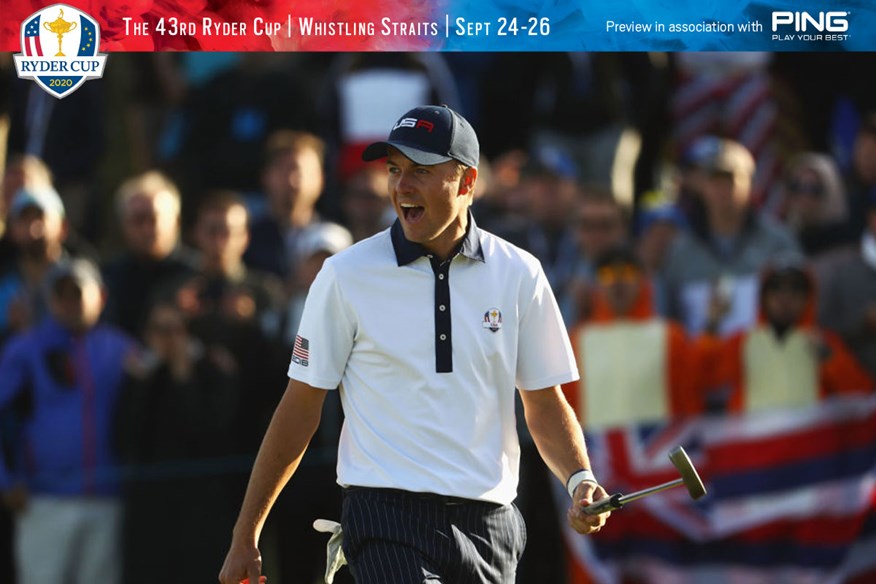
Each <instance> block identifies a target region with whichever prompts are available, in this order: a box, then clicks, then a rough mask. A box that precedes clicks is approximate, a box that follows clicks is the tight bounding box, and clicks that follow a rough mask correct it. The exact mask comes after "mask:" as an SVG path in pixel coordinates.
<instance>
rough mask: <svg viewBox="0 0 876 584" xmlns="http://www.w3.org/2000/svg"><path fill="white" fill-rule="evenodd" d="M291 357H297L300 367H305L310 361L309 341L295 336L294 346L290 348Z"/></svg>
mask: <svg viewBox="0 0 876 584" xmlns="http://www.w3.org/2000/svg"><path fill="white" fill-rule="evenodd" d="M292 356H294V357H298V358H299V359H301V361H302V363H301V364H302V365H307V361H308V360H309V359H310V341H308V340H307V339H305V338H304V337H302V336H301V335H295V345H294V346H293V347H292Z"/></svg>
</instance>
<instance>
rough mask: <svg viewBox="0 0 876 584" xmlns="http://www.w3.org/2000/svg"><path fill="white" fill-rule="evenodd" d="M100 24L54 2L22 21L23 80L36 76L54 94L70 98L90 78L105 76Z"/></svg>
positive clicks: (19, 62) (19, 59)
mask: <svg viewBox="0 0 876 584" xmlns="http://www.w3.org/2000/svg"><path fill="white" fill-rule="evenodd" d="M99 46H100V25H98V24H97V21H96V20H94V19H93V18H91V17H90V16H88V15H87V14H85V13H84V12H82V11H81V10H77V9H76V8H73V7H72V6H67V5H66V4H53V5H52V6H49V7H48V8H43V9H42V10H40V11H38V12H34V13H33V14H31V15H30V16H29V17H28V18H26V19H25V21H24V22H23V23H22V24H21V54H19V55H14V57H13V58H14V59H15V69H16V71H17V72H18V76H19V77H21V78H22V79H33V80H34V81H36V82H37V84H38V85H39V86H40V87H42V88H43V89H44V90H45V91H46V92H48V93H49V94H50V95H53V96H55V97H57V98H59V99H60V98H62V97H67V96H68V95H70V94H71V93H73V92H74V91H76V90H77V89H79V87H80V86H81V85H82V84H83V83H85V82H86V81H87V80H89V79H99V78H100V77H102V76H103V68H104V66H105V65H106V55H98V54H97V48H98V47H99Z"/></svg>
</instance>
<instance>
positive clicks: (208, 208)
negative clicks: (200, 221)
mask: <svg viewBox="0 0 876 584" xmlns="http://www.w3.org/2000/svg"><path fill="white" fill-rule="evenodd" d="M233 207H241V208H242V209H243V210H244V211H245V212H246V217H247V220H248V219H249V209H247V207H246V202H245V201H244V200H243V198H241V196H240V195H238V194H237V193H236V192H234V191H227V190H219V191H210V192H209V193H208V194H207V196H206V197H204V200H203V201H201V203H200V204H199V205H198V214H197V217H198V218H201V217H203V216H204V215H206V214H207V213H209V212H212V211H219V212H227V211H228V210H229V209H231V208H233Z"/></svg>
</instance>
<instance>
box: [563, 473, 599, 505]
mask: <svg viewBox="0 0 876 584" xmlns="http://www.w3.org/2000/svg"><path fill="white" fill-rule="evenodd" d="M585 481H586V482H591V483H597V484H598V481H597V480H596V477H595V476H593V471H592V470H590V469H589V468H582V469H581V470H579V471H577V472H574V473H572V476H570V477H569V480H568V481H566V490H567V491H569V496H570V497H572V498H574V497H575V489H577V488H578V485H580V484H581V483H583V482H585Z"/></svg>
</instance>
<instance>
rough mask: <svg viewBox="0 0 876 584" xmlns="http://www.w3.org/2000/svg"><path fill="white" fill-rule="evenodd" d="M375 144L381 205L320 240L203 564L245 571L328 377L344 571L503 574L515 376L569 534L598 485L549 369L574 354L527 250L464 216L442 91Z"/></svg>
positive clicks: (456, 151)
mask: <svg viewBox="0 0 876 584" xmlns="http://www.w3.org/2000/svg"><path fill="white" fill-rule="evenodd" d="M363 158H364V159H365V160H369V161H370V160H377V159H381V158H385V159H386V166H387V169H388V171H389V177H388V180H389V192H390V196H391V198H392V203H393V206H394V207H395V211H396V214H397V215H398V220H397V221H396V222H395V223H394V224H393V225H392V227H391V228H389V229H387V230H386V231H383V232H381V233H379V234H377V235H375V236H374V237H371V238H369V239H366V240H364V241H362V242H360V243H358V244H356V245H354V246H352V247H350V248H348V249H347V250H345V251H342V252H340V253H338V254H336V255H334V256H332V257H331V258H329V259H328V260H327V261H326V262H325V264H324V266H323V268H322V271H321V272H320V273H319V275H318V276H317V278H316V280H315V282H314V283H313V285H312V287H311V289H310V293H309V295H308V298H307V301H306V304H305V308H304V314H303V316H302V320H301V325H300V328H299V331H298V337H297V338H296V340H295V343H294V347H293V350H292V358H291V364H290V366H289V377H290V381H289V385H288V387H287V389H286V393H285V395H284V396H283V399H282V400H281V402H280V404H279V405H278V406H277V410H276V412H275V414H274V417H273V420H272V421H271V424H270V426H269V428H268V430H267V433H266V435H265V438H264V441H263V443H262V446H261V449H260V451H259V454H258V457H257V459H256V462H255V466H254V468H253V471H252V476H251V477H250V481H249V486H248V488H247V492H246V496H245V498H244V501H243V506H242V509H241V511H240V516H239V518H238V520H237V524H236V526H235V528H234V533H233V539H232V543H231V549H230V550H229V552H228V556H227V557H226V559H225V565H224V566H223V567H222V572H221V574H220V576H219V580H220V581H221V582H222V583H223V584H238V583H239V582H240V581H241V580H243V579H244V578H247V577H248V578H249V581H250V582H253V583H254V582H257V581H258V577H259V575H260V574H261V558H260V555H259V550H258V541H259V535H260V532H261V529H262V526H263V525H264V522H265V519H266V517H267V515H268V512H269V511H270V509H271V506H272V505H273V503H274V501H275V500H276V498H277V496H278V494H279V493H280V490H281V489H282V488H283V486H284V485H285V484H286V482H287V481H288V480H289V478H290V477H291V476H292V474H293V473H294V472H295V469H296V468H297V466H298V464H299V463H300V461H301V458H302V456H303V455H304V451H305V449H306V448H307V444H308V442H309V441H310V439H311V437H312V436H313V434H314V432H315V430H316V429H317V426H318V425H319V420H320V411H321V408H322V404H323V400H324V399H325V396H326V393H327V392H328V391H335V390H337V391H340V392H341V394H340V395H341V400H342V404H343V407H344V413H345V417H346V420H345V423H344V428H343V431H342V434H341V439H340V446H339V453H338V483H339V484H340V485H341V486H342V487H343V488H344V503H343V509H342V512H341V525H342V527H343V532H344V536H343V537H344V539H343V551H344V554H345V555H346V560H347V562H348V564H349V567H350V570H351V571H352V574H353V576H354V578H355V580H356V582H357V583H358V584H421V583H430V584H437V583H445V584H467V583H472V584H480V583H511V582H514V577H515V570H516V567H517V562H518V560H519V558H520V556H521V554H522V552H523V548H524V545H525V542H526V531H525V525H524V523H523V518H522V517H521V516H520V512H519V511H518V510H517V508H516V507H515V506H514V505H513V504H512V501H513V500H514V498H515V496H516V490H517V481H518V470H519V454H520V450H519V445H518V440H517V432H516V427H515V414H514V398H515V395H514V393H515V387H516V388H518V389H519V390H520V395H521V399H522V401H523V405H524V410H525V415H526V422H527V425H528V427H529V430H530V432H531V433H532V436H533V437H534V439H535V442H536V444H537V446H538V449H539V452H540V453H541V456H542V458H543V459H544V460H545V462H546V463H547V465H548V466H549V467H550V469H551V471H552V472H553V473H554V474H555V475H556V476H557V477H558V478H559V479H560V480H561V481H565V482H566V488H567V490H568V491H569V494H570V495H571V496H572V502H571V507H570V510H569V513H568V520H569V523H570V524H571V526H572V527H573V528H574V529H575V530H577V531H578V532H580V533H582V534H586V533H592V532H594V531H598V530H599V529H600V528H601V527H602V525H603V524H604V523H605V520H606V518H607V516H608V513H605V514H603V515H587V514H585V513H584V512H583V511H582V508H583V507H584V506H585V505H586V504H588V503H590V502H591V501H594V500H599V499H602V498H604V497H606V496H607V495H606V493H605V491H604V490H603V489H602V488H601V487H600V486H599V485H598V484H597V482H596V479H595V478H594V476H593V473H592V472H591V471H590V461H589V460H588V457H587V451H586V449H585V445H584V438H583V434H582V431H581V427H580V426H579V424H578V422H577V420H576V417H575V414H574V413H573V411H572V409H571V408H570V407H569V405H568V404H567V403H566V401H565V399H564V398H563V394H562V392H561V390H560V387H559V386H560V384H562V383H566V382H569V381H573V380H576V379H577V378H578V372H577V367H576V365H575V358H574V356H573V353H572V350H571V347H570V344H569V340H568V337H567V334H566V330H565V327H564V325H563V321H562V318H561V317H560V313H559V311H558V309H557V305H556V301H555V300H554V296H553V294H552V293H551V289H550V287H549V286H548V283H547V280H546V278H545V275H544V273H543V272H542V269H541V266H540V265H539V263H538V261H537V260H536V259H535V258H534V257H533V256H531V255H530V254H528V253H526V252H524V251H522V250H520V249H518V248H516V247H514V246H512V245H510V244H509V243H507V242H505V241H503V240H502V239H499V238H498V237H496V236H494V235H492V234H490V233H487V232H485V231H483V230H481V229H479V228H478V226H477V225H476V224H475V221H474V218H473V217H472V215H471V213H470V211H469V207H470V206H471V203H472V195H473V192H474V188H475V183H476V181H477V176H478V170H477V167H478V158H479V147H478V140H477V136H476V135H475V132H474V130H473V129H472V127H471V125H469V123H468V122H467V121H466V120H465V119H464V118H462V116H460V115H459V114H457V113H456V112H454V111H453V110H451V109H449V108H447V107H444V106H422V107H417V108H414V109H413V110H411V111H409V112H407V113H406V114H404V115H403V116H402V117H401V118H400V119H399V120H398V121H397V122H396V123H395V125H394V127H393V129H392V131H391V132H390V134H389V138H388V140H386V141H385V142H377V143H375V144H371V145H370V146H369V147H368V148H367V149H366V150H365V151H364V154H363Z"/></svg>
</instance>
